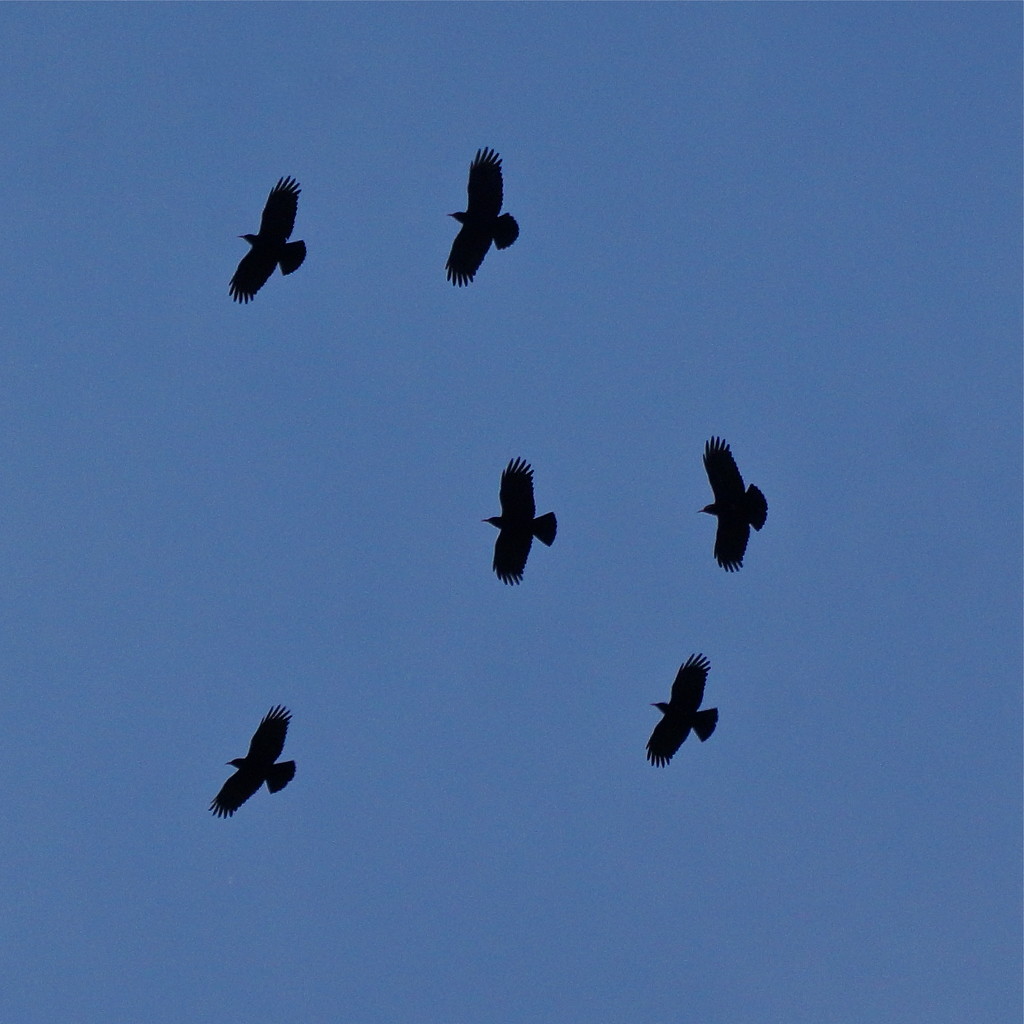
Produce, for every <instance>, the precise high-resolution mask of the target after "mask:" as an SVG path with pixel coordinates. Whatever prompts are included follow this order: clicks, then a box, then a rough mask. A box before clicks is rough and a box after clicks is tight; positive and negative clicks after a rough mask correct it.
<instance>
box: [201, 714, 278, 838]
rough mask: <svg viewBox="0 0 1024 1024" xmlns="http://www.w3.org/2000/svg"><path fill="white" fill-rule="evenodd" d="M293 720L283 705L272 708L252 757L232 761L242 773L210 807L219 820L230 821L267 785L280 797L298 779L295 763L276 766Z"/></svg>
mask: <svg viewBox="0 0 1024 1024" xmlns="http://www.w3.org/2000/svg"><path fill="white" fill-rule="evenodd" d="M291 718H292V713H291V712H290V711H288V710H287V709H286V708H283V707H281V705H278V706H277V707H275V708H271V709H270V711H268V712H267V714H266V715H265V716H264V718H263V721H262V722H260V724H259V728H258V729H257V730H256V731H255V732H254V733H253V736H252V741H251V742H250V744H249V753H248V754H246V755H245V757H236V758H235V759H234V760H233V761H228V764H230V765H233V766H234V767H235V768H237V769H238V771H236V772H235V774H234V775H232V776H231V778H230V779H228V781H227V782H225V783H224V785H223V786H221V790H220V792H219V793H218V794H217V795H216V796H215V797H214V799H213V803H212V804H210V810H211V811H213V813H214V814H215V815H216V816H217V817H218V818H230V817H231V815H232V814H234V813H235V811H237V810H238V808H239V807H241V806H242V804H244V803H245V801H246V800H248V799H249V797H251V796H252V795H253V793H255V792H256V790H258V789H259V788H260V786H262V785H263V783H264V782H265V783H266V784H267V789H269V790H270V792H271V793H276V792H277V791H278V790H279V789H284V787H285V786H287V785H288V783H289V782H291V781H292V779H293V778H294V777H295V762H294V761H282V762H281V763H280V764H274V762H275V761H276V760H277V759H278V758H279V757H280V756H281V751H282V750H284V737H285V734H286V733H287V732H288V723H289V722H290V721H291Z"/></svg>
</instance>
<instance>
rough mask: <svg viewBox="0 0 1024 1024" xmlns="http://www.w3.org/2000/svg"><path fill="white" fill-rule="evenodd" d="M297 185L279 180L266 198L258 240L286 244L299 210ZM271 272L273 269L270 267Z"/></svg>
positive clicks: (287, 180)
mask: <svg viewBox="0 0 1024 1024" xmlns="http://www.w3.org/2000/svg"><path fill="white" fill-rule="evenodd" d="M301 191H302V189H300V188H299V183H298V182H297V181H296V180H295V179H294V178H279V179H278V182H277V184H276V185H275V186H274V187H273V188H272V189H271V190H270V195H269V196H267V205H266V206H265V207H263V219H262V220H261V221H260V238H261V239H266V240H267V241H268V242H269V241H276V242H286V241H287V240H288V239H289V238H290V237H291V233H292V229H293V228H294V227H295V213H296V211H297V210H298V208H299V193H300V192H301ZM271 270H273V267H271Z"/></svg>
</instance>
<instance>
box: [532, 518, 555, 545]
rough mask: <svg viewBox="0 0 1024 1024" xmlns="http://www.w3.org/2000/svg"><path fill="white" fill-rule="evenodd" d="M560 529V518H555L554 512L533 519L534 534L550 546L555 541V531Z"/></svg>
mask: <svg viewBox="0 0 1024 1024" xmlns="http://www.w3.org/2000/svg"><path fill="white" fill-rule="evenodd" d="M557 529H558V520H557V519H555V513H554V512H548V513H547V514H546V515H543V516H537V518H536V519H534V521H533V535H534V537H536V538H537V540H539V541H540V542H541V543H542V544H547V546H548V547H551V545H552V544H553V543H554V540H555V531H556V530H557Z"/></svg>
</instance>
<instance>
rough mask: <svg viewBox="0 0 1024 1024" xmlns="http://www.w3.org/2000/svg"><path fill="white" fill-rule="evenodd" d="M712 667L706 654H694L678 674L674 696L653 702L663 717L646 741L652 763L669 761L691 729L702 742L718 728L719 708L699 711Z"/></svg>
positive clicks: (673, 691)
mask: <svg viewBox="0 0 1024 1024" xmlns="http://www.w3.org/2000/svg"><path fill="white" fill-rule="evenodd" d="M710 668H711V662H710V661H708V659H707V658H705V657H704V655H703V654H691V655H690V656H689V658H687V659H686V661H685V662H684V663H683V664H682V665H681V666H680V668H679V672H678V673H677V674H676V681H675V682H674V683H673V684H672V699H671V700H670V701H669V702H668V704H665V703H664V702H662V701H660V702H658V703H657V704H652V705H651V707H654V708H658V709H660V711H661V713H662V715H663V716H664V717H663V718H662V719H661V721H660V722H659V723H658V724H657V725H656V726H655V727H654V732H652V733H651V738H650V739H649V740H648V741H647V760H648V761H650V762H651V764H656V765H666V764H668V763H669V761H671V760H672V755H673V754H674V753H675V752H676V751H677V750H678V749H679V748H680V747H681V746H682V745H683V740H685V739H686V737H687V736H689V735H690V730H691V729H692V730H693V731H694V732H695V733H696V734H697V735H698V736H699V737H700V740H701V742H702V743H703V742H704V740H706V739H707V738H708V737H709V736H710V735H711V734H712V733H713V732H714V731H715V726H716V725H718V708H707V709H705V710H704V711H698V710H697V708H699V707H700V703H701V701H702V700H703V699H704V684H705V682H707V678H708V671H709V670H710Z"/></svg>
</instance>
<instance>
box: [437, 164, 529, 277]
mask: <svg viewBox="0 0 1024 1024" xmlns="http://www.w3.org/2000/svg"><path fill="white" fill-rule="evenodd" d="M466 190H467V192H468V193H469V200H468V202H467V203H466V209H465V211H464V212H462V213H449V214H448V216H449V217H454V218H455V219H456V220H457V221H458V222H459V223H460V224H461V225H462V230H461V231H459V233H458V234H457V235H456V236H455V241H454V242H452V251H451V253H450V254H449V256H448V264H447V266H446V268H445V269H446V270H447V271H448V280H449V281H451V283H452V284H455V285H459V286H460V287H461V286H462V285H464V284H469V282H470V281H472V280H473V277H474V275H475V274H476V272H477V271H478V270H479V269H480V264H481V263H483V261H484V257H485V256H486V255H487V250H488V249H490V247H491V242H493V243H494V245H495V248H497V249H507V248H508V247H509V246H510V245H511V244H512V243H513V242H514V241H515V240H516V239H517V238H518V237H519V225H518V224H517V223H516V222H515V218H514V217H513V216H512V214H510V213H503V214H501V216H500V217H499V216H498V214H499V212H500V211H501V200H502V185H501V157H499V156H498V154H497V153H495V152H494V150H493V149H478V150H477V151H476V157H474V159H473V162H472V163H471V164H470V165H469V185H468V186H467V189H466Z"/></svg>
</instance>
